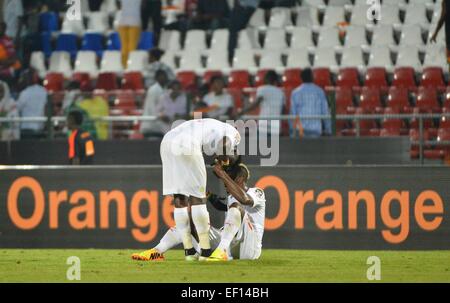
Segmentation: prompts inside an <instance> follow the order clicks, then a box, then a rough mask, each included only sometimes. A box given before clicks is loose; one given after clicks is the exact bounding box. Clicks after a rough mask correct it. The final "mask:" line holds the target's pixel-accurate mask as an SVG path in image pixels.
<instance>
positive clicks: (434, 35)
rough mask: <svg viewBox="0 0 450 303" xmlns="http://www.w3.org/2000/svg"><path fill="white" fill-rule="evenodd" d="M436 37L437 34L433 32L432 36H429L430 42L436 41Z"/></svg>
mask: <svg viewBox="0 0 450 303" xmlns="http://www.w3.org/2000/svg"><path fill="white" fill-rule="evenodd" d="M436 38H437V35H436V34H433V36H431V39H430V42H431V43H436Z"/></svg>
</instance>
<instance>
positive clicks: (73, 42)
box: [55, 34, 78, 59]
mask: <svg viewBox="0 0 450 303" xmlns="http://www.w3.org/2000/svg"><path fill="white" fill-rule="evenodd" d="M77 40H78V37H77V36H76V35H75V34H60V35H59V36H58V38H57V39H56V48H55V50H56V51H65V52H68V53H69V54H70V57H71V58H72V59H75V57H76V55H77V52H78V42H77Z"/></svg>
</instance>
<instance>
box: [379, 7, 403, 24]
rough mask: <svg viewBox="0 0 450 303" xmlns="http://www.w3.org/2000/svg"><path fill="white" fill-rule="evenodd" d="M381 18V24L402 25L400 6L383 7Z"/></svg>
mask: <svg viewBox="0 0 450 303" xmlns="http://www.w3.org/2000/svg"><path fill="white" fill-rule="evenodd" d="M380 13H381V16H382V18H381V19H380V21H378V22H379V24H388V25H392V24H397V23H400V9H399V7H398V5H389V4H383V5H382V6H381V11H380Z"/></svg>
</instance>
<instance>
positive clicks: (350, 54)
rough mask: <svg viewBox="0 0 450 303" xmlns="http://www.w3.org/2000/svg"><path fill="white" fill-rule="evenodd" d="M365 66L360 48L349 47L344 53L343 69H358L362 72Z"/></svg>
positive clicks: (342, 59)
mask: <svg viewBox="0 0 450 303" xmlns="http://www.w3.org/2000/svg"><path fill="white" fill-rule="evenodd" d="M364 66H365V63H364V60H363V54H362V50H361V47H360V46H355V47H347V48H344V49H343V51H342V58H341V67H357V68H359V69H360V70H362V69H363V68H364Z"/></svg>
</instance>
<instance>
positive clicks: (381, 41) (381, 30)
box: [372, 24, 395, 46]
mask: <svg viewBox="0 0 450 303" xmlns="http://www.w3.org/2000/svg"><path fill="white" fill-rule="evenodd" d="M394 44H395V40H394V28H393V27H392V25H388V24H380V25H377V26H375V27H374V29H373V35H372V45H375V46H380V45H394Z"/></svg>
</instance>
